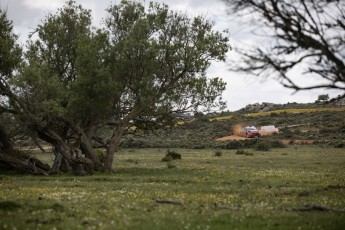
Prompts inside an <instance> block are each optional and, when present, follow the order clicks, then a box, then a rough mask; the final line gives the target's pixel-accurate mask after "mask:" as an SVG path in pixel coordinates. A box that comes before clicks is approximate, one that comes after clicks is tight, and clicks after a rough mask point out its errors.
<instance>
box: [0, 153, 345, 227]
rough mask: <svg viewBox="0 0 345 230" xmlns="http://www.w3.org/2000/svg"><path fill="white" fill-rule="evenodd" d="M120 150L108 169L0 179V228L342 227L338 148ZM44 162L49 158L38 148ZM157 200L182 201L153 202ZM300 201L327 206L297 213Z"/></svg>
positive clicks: (342, 167) (344, 159) (343, 173)
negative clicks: (173, 154)
mask: <svg viewBox="0 0 345 230" xmlns="http://www.w3.org/2000/svg"><path fill="white" fill-rule="evenodd" d="M175 150H176V151H177V152H179V153H181V154H182V160H178V161H177V160H176V161H173V163H174V165H175V166H176V167H173V168H169V167H168V166H167V163H166V162H162V161H161V159H162V157H163V156H164V155H165V154H166V149H161V150H159V149H136V150H134V151H133V150H128V149H123V150H121V151H120V152H118V153H117V154H116V160H115V163H114V168H115V172H114V173H113V174H112V175H107V174H95V175H92V176H85V177H75V176H72V175H60V176H48V177H44V176H18V175H0V204H1V205H0V207H2V208H0V229H14V228H16V229H342V228H343V227H344V226H345V212H344V211H341V209H345V153H344V149H335V148H322V147H317V146H298V147H294V146H289V147H288V148H283V149H272V150H271V151H269V152H258V151H254V152H253V151H252V150H251V149H250V150H248V151H249V152H253V153H254V154H253V155H252V156H250V157H248V156H245V155H239V154H236V150H222V156H220V157H215V156H214V151H215V150H212V149H208V150H207V149H206V150H187V149H175ZM37 156H38V157H39V158H41V159H43V160H44V161H46V162H49V163H51V157H50V156H49V155H48V154H45V155H43V154H37ZM154 199H160V200H169V201H178V202H180V203H182V204H183V205H173V204H164V203H157V202H155V200H154ZM305 205H318V206H323V207H326V208H329V210H326V211H319V210H316V209H311V210H308V209H304V207H305Z"/></svg>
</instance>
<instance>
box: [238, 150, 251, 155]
mask: <svg viewBox="0 0 345 230" xmlns="http://www.w3.org/2000/svg"><path fill="white" fill-rule="evenodd" d="M236 155H245V156H253V155H254V154H253V153H251V152H248V151H245V150H243V149H239V150H237V151H236Z"/></svg>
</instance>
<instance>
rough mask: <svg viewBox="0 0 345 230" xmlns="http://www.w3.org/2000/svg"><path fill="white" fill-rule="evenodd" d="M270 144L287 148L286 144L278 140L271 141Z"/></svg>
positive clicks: (272, 146) (274, 146)
mask: <svg viewBox="0 0 345 230" xmlns="http://www.w3.org/2000/svg"><path fill="white" fill-rule="evenodd" d="M269 145H270V146H271V148H286V145H285V144H284V143H283V142H281V141H278V140H273V141H270V143H269Z"/></svg>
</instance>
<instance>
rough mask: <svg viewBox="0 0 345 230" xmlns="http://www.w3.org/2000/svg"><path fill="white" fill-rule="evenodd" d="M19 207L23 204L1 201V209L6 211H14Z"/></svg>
mask: <svg viewBox="0 0 345 230" xmlns="http://www.w3.org/2000/svg"><path fill="white" fill-rule="evenodd" d="M18 208H21V205H20V204H18V203H17V202H15V201H10V200H9V201H1V202H0V210H4V211H14V210H16V209H18Z"/></svg>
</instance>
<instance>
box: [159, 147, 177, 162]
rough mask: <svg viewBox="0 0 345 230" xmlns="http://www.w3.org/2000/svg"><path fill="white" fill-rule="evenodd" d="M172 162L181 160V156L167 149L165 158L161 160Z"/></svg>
mask: <svg viewBox="0 0 345 230" xmlns="http://www.w3.org/2000/svg"><path fill="white" fill-rule="evenodd" d="M172 160H181V154H180V153H178V152H176V151H173V150H170V149H169V150H168V151H167V153H166V154H165V156H164V157H163V158H162V161H163V162H170V161H172Z"/></svg>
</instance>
